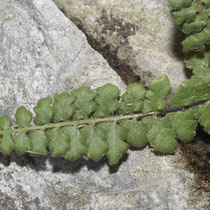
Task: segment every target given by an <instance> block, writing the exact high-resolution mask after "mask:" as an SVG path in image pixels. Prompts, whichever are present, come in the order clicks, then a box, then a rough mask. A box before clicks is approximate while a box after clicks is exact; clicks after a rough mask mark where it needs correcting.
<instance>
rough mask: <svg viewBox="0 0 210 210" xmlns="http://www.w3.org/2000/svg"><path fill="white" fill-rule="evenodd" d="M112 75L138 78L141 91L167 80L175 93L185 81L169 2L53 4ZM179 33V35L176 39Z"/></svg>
mask: <svg viewBox="0 0 210 210" xmlns="http://www.w3.org/2000/svg"><path fill="white" fill-rule="evenodd" d="M54 2H55V3H56V4H57V6H58V7H59V8H60V9H61V10H62V11H63V12H64V13H65V14H66V16H67V17H69V19H71V20H72V21H73V22H74V23H75V24H77V25H78V26H79V27H80V28H81V29H82V30H83V31H84V32H85V33H86V35H87V37H88V38H89V42H90V43H91V45H92V46H93V47H95V48H96V49H97V50H98V51H100V52H101V53H102V54H103V55H104V57H105V58H106V59H107V60H108V61H109V63H110V65H111V66H112V67H113V68H115V69H116V70H117V71H121V70H122V69H123V70H124V71H131V72H134V73H135V74H137V75H140V77H141V80H142V82H145V83H146V85H148V84H149V82H150V81H151V80H152V79H154V78H157V77H160V75H162V74H167V75H168V77H169V78H170V80H171V84H172V86H173V87H174V88H176V87H178V86H179V85H180V84H181V83H182V82H183V81H184V80H185V79H186V75H185V72H184V64H183V60H182V59H183V56H182V54H181V55H180V54H179V53H180V52H182V46H181V43H180V42H181V41H180V37H179V36H180V35H181V34H180V32H179V30H178V29H177V28H176V26H175V25H174V23H173V21H172V18H171V17H170V11H169V6H168V0H161V1H160V0H159V1H158V0H151V1H147V0H130V1H124V0H109V1H107V0H102V1H98V0H91V1H87V0H80V1H72V0H54ZM178 32H179V33H178Z"/></svg>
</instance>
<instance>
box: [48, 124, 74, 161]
mask: <svg viewBox="0 0 210 210" xmlns="http://www.w3.org/2000/svg"><path fill="white" fill-rule="evenodd" d="M46 133H47V136H48V137H49V139H50V142H49V148H50V151H51V154H52V156H53V157H64V156H65V155H66V153H67V151H68V150H69V148H70V144H69V139H68V138H67V136H66V135H65V134H64V133H63V132H62V131H61V129H60V128H53V129H51V130H48V131H46Z"/></svg>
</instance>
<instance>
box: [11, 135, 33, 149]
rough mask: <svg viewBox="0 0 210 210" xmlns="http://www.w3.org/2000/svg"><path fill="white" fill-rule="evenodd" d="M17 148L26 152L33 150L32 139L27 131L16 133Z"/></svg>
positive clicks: (15, 142)
mask: <svg viewBox="0 0 210 210" xmlns="http://www.w3.org/2000/svg"><path fill="white" fill-rule="evenodd" d="M13 139H14V145H15V150H16V151H17V152H19V153H24V152H26V151H30V150H31V144H30V139H29V138H28V136H27V135H26V133H25V132H21V133H18V134H16V135H15V136H14V137H13Z"/></svg>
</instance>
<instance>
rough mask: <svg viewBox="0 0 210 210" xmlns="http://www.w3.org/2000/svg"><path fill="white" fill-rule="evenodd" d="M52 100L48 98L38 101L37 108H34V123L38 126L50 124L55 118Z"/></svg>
mask: <svg viewBox="0 0 210 210" xmlns="http://www.w3.org/2000/svg"><path fill="white" fill-rule="evenodd" d="M51 104H52V99H51V98H50V97H49V96H48V97H47V98H42V99H40V100H39V101H38V103H37V106H35V107H34V112H35V113H36V117H35V119H34V123H35V124H36V125H43V124H45V123H49V122H50V120H51V119H52V116H53V107H52V105H51Z"/></svg>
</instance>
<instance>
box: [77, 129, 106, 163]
mask: <svg viewBox="0 0 210 210" xmlns="http://www.w3.org/2000/svg"><path fill="white" fill-rule="evenodd" d="M81 132H82V142H84V143H85V145H86V146H87V157H88V158H91V159H93V160H100V159H101V158H102V157H103V155H104V154H105V153H106V152H107V150H108V148H109V146H108V144H107V143H106V142H105V141H104V138H105V135H104V133H103V132H102V131H101V130H100V129H96V128H94V127H92V126H86V127H84V128H82V129H81Z"/></svg>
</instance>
